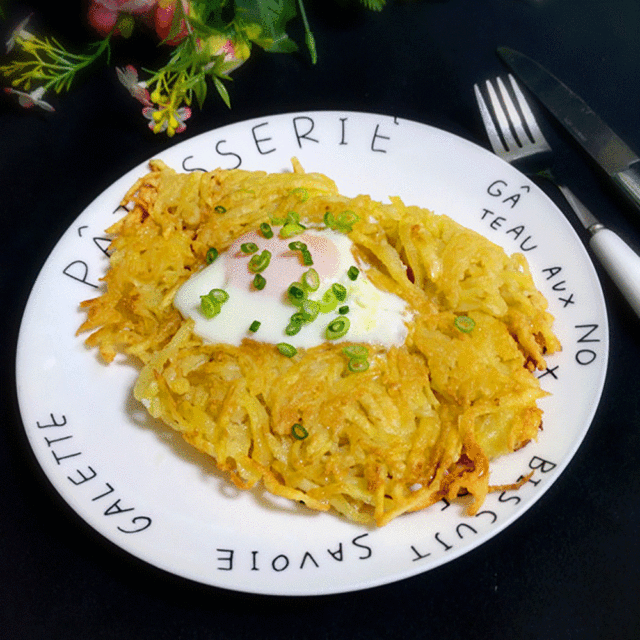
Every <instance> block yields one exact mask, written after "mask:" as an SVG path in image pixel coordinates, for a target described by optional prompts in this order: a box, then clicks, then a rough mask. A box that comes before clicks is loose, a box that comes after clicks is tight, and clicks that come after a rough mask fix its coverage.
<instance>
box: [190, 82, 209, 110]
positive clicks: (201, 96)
mask: <svg viewBox="0 0 640 640" xmlns="http://www.w3.org/2000/svg"><path fill="white" fill-rule="evenodd" d="M193 93H194V94H195V96H196V100H197V101H198V106H199V107H200V108H201V109H202V105H203V104H204V101H205V99H206V97H207V79H206V77H205V76H201V77H199V78H198V81H197V82H196V84H195V86H194V87H193Z"/></svg>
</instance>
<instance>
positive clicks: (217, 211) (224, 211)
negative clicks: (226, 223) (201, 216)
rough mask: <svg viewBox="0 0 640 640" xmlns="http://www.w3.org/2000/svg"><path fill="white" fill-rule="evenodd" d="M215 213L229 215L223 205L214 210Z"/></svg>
mask: <svg viewBox="0 0 640 640" xmlns="http://www.w3.org/2000/svg"><path fill="white" fill-rule="evenodd" d="M214 211H215V212H216V213H227V210H226V208H225V207H223V206H222V205H220V204H219V205H218V206H217V207H215V208H214Z"/></svg>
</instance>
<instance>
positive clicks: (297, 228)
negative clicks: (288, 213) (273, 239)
mask: <svg viewBox="0 0 640 640" xmlns="http://www.w3.org/2000/svg"><path fill="white" fill-rule="evenodd" d="M305 229H306V227H305V226H303V225H301V224H299V223H297V222H291V223H287V224H285V225H284V227H282V228H281V229H280V237H282V238H291V237H292V236H298V235H300V234H301V233H302V232H303V231H304V230H305Z"/></svg>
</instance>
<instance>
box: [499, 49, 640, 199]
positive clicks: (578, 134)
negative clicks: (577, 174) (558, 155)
mask: <svg viewBox="0 0 640 640" xmlns="http://www.w3.org/2000/svg"><path fill="white" fill-rule="evenodd" d="M498 55H499V56H500V57H501V58H502V60H503V61H504V62H505V63H506V64H507V66H508V67H510V68H511V70H512V71H513V72H514V73H515V74H516V75H517V76H518V78H520V80H522V82H523V83H524V84H525V85H526V86H527V87H528V88H529V89H530V91H531V92H532V93H533V94H534V95H535V96H536V97H537V98H538V99H539V100H540V102H542V104H543V105H544V106H545V107H546V108H547V109H548V110H549V111H550V112H551V113H552V114H553V115H554V116H555V117H556V118H557V119H558V120H559V121H560V123H561V124H562V125H563V126H564V127H565V128H566V129H567V131H569V133H571V135H572V136H573V137H574V138H575V139H576V141H577V142H578V143H579V144H580V145H581V146H582V148H583V149H584V150H585V151H586V152H587V153H588V154H589V155H590V156H591V157H592V158H593V159H594V160H595V161H596V163H597V164H598V165H599V166H600V167H601V168H602V169H603V170H604V171H605V172H606V173H607V175H608V176H609V177H610V178H611V179H612V180H613V182H614V183H615V184H616V186H617V187H619V188H620V189H621V191H622V192H623V193H624V194H625V195H626V196H627V197H628V198H629V199H630V200H631V202H632V203H633V204H635V206H636V207H638V208H640V158H639V157H638V156H637V155H636V154H635V153H634V152H633V151H632V150H631V149H630V148H629V147H628V146H627V145H626V144H625V143H624V142H623V141H622V140H621V139H620V138H619V137H618V136H617V135H616V134H615V133H614V132H613V131H612V130H611V129H610V128H609V126H608V125H607V124H605V123H604V122H603V121H602V120H601V119H600V118H599V117H598V115H597V114H596V113H594V111H593V110H592V109H590V108H589V106H588V105H587V104H586V103H585V102H584V101H583V100H582V98H580V97H579V96H577V95H576V94H575V93H574V92H573V91H571V89H569V88H568V87H567V86H565V85H564V84H563V83H562V82H560V80H558V79H557V78H556V77H555V76H553V75H551V73H549V72H548V71H547V70H546V69H545V68H544V67H542V66H541V65H539V64H538V63H537V62H535V60H532V59H531V58H529V57H527V56H525V55H524V54H522V53H519V52H518V51H514V50H513V49H509V48H508V47H498Z"/></svg>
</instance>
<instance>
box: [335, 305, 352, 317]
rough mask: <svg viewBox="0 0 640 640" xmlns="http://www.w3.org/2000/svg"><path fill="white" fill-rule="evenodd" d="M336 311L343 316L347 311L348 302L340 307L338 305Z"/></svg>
mask: <svg viewBox="0 0 640 640" xmlns="http://www.w3.org/2000/svg"><path fill="white" fill-rule="evenodd" d="M338 313H339V314H340V315H343V316H344V315H345V314H347V313H349V305H348V304H345V305H343V306H342V307H340V308H339V309H338Z"/></svg>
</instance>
